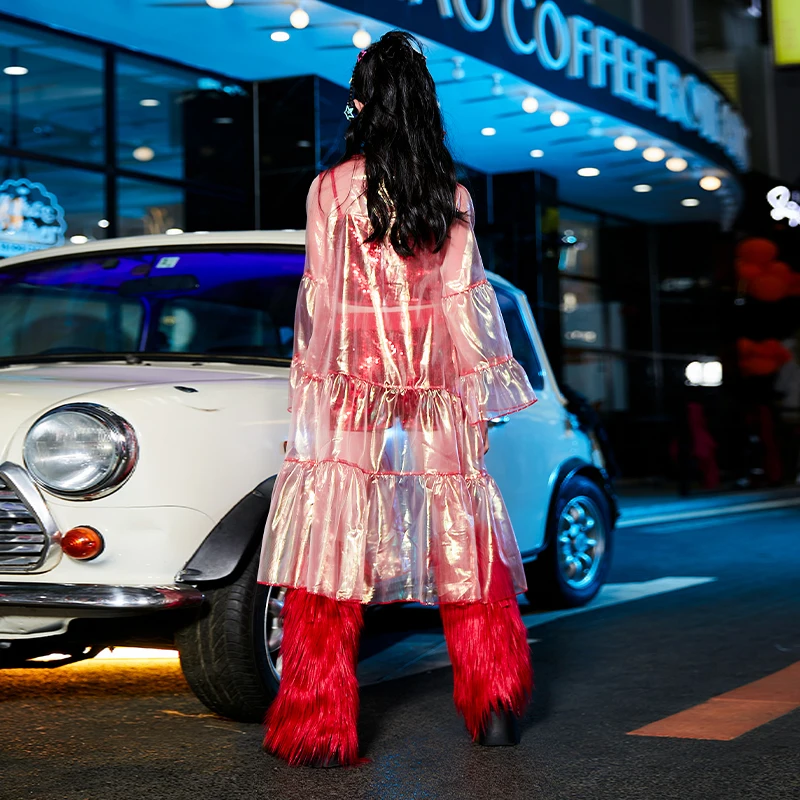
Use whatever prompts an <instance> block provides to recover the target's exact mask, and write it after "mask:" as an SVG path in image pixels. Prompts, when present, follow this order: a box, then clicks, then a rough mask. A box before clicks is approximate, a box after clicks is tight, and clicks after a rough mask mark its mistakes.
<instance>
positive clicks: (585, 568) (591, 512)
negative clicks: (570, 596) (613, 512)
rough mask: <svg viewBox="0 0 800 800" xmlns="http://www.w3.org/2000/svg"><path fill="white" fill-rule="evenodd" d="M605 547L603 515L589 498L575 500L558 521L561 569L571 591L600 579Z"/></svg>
mask: <svg viewBox="0 0 800 800" xmlns="http://www.w3.org/2000/svg"><path fill="white" fill-rule="evenodd" d="M605 547H606V530H605V523H604V521H603V515H602V514H601V513H600V509H599V508H598V507H597V504H596V503H595V502H594V501H593V500H592V499H591V498H589V497H584V496H581V497H573V498H572V499H571V500H570V501H569V502H568V503H567V504H566V505H565V506H564V509H563V511H562V512H561V516H560V517H559V520H558V566H559V569H560V570H561V575H562V577H563V578H564V581H565V582H566V583H567V584H568V585H569V586H570V587H571V588H572V589H585V588H586V587H587V586H589V585H590V584H591V583H592V582H593V581H594V579H595V577H596V576H597V571H598V570H599V569H600V562H601V561H602V560H603V555H604V553H605Z"/></svg>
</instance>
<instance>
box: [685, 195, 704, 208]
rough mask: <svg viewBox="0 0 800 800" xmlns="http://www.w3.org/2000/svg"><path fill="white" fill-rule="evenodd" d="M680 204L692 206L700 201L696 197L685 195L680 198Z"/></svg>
mask: <svg viewBox="0 0 800 800" xmlns="http://www.w3.org/2000/svg"><path fill="white" fill-rule="evenodd" d="M681 205H682V206H686V208H694V207H695V206H699V205H700V201H699V200H698V199H697V198H696V197H686V198H684V199H683V200H681Z"/></svg>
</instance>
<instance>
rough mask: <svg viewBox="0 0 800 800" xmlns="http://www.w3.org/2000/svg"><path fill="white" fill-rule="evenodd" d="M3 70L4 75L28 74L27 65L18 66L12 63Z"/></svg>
mask: <svg viewBox="0 0 800 800" xmlns="http://www.w3.org/2000/svg"><path fill="white" fill-rule="evenodd" d="M3 72H5V74H6V75H27V74H28V68H27V67H20V66H14V65H12V66H9V67H6V68H5V69H4V70H3Z"/></svg>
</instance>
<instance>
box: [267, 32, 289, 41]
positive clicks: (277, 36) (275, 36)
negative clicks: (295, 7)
mask: <svg viewBox="0 0 800 800" xmlns="http://www.w3.org/2000/svg"><path fill="white" fill-rule="evenodd" d="M269 38H270V39H272V41H273V42H288V41H289V33H288V32H287V31H272V33H271V34H270V35H269Z"/></svg>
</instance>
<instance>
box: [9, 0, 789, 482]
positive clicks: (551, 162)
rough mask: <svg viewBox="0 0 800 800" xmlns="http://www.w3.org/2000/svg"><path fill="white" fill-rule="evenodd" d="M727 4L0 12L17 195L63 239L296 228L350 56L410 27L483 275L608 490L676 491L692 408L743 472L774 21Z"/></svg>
mask: <svg viewBox="0 0 800 800" xmlns="http://www.w3.org/2000/svg"><path fill="white" fill-rule="evenodd" d="M123 5H124V6H125V8H124V9H123V8H122V6H123ZM717 5H718V6H719V7H720V14H722V16H721V17H720V16H719V15H716V16H715V14H716V11H715V10H714V9H715V8H716V6H715V4H714V3H713V2H712V0H695V1H694V2H692V0H665V2H664V3H650V2H644V0H597V2H595V3H589V2H585V0H545V1H544V2H539V3H532V2H526V1H525V0H518V1H517V2H514V0H480V2H479V1H478V0H475V1H474V2H473V0H424V2H423V0H409V2H405V0H383V1H382V2H380V3H375V2H370V3H367V2H365V0H342V1H341V2H336V3H322V2H316V1H315V2H310V1H309V2H307V3H305V4H304V5H303V7H302V8H303V11H304V12H305V13H306V18H307V19H306V20H305V21H306V25H303V26H302V27H296V26H294V22H292V21H290V18H289V15H290V13H291V12H292V8H291V7H290V6H287V7H285V8H284V7H283V6H282V5H280V4H279V5H273V4H264V5H263V6H259V5H258V4H237V2H234V3H233V4H232V5H231V6H230V7H229V8H226V9H224V10H220V9H214V8H211V7H210V6H208V5H204V4H203V3H199V2H198V3H187V4H185V5H179V4H166V5H163V6H159V5H158V4H152V3H145V2H139V0H136V2H133V3H128V4H122V3H101V2H100V0H86V2H85V3H82V4H81V7H80V8H78V9H76V8H70V9H69V10H67V9H66V8H65V7H64V5H63V4H60V3H56V2H54V1H53V0H28V2H27V3H26V7H25V11H24V12H20V10H19V8H18V6H17V4H15V3H14V2H11V0H0V12H5V13H4V14H3V16H2V17H0V60H2V61H3V62H4V64H5V65H7V66H9V67H19V68H22V69H24V70H25V72H24V73H23V72H21V70H19V69H18V70H16V71H14V70H11V71H10V72H9V70H8V69H6V73H5V74H4V75H2V76H0V80H1V81H2V83H4V84H5V85H4V87H3V89H2V91H1V92H0V128H2V139H0V158H3V159H4V160H5V172H4V179H5V180H6V181H10V182H11V183H10V184H9V186H10V187H11V188H10V189H9V190H8V192H7V194H8V193H9V192H10V194H11V195H13V194H14V192H15V191H16V190H15V189H14V181H17V182H19V181H21V180H28V181H29V182H31V183H37V184H39V185H40V186H41V187H43V189H46V191H47V192H48V194H49V195H51V196H52V197H53V198H54V200H53V202H54V203H56V202H57V204H58V205H59V206H60V208H61V209H63V215H64V219H65V223H66V226H65V230H64V231H63V234H62V236H63V238H64V239H65V240H70V239H72V240H73V241H83V237H88V238H102V237H105V236H115V235H130V234H138V233H148V232H165V231H166V232H170V231H172V232H175V233H178V232H180V231H183V230H187V231H188V230H223V229H248V228H254V227H255V228H296V227H302V225H303V224H304V218H305V217H304V215H305V208H304V203H305V194H306V191H307V188H308V185H309V184H310V182H311V180H312V178H313V177H314V175H315V174H317V173H318V172H319V171H320V170H322V169H324V168H326V167H328V166H330V165H332V164H333V163H335V162H336V161H337V159H338V158H339V157H340V154H341V143H342V135H343V132H344V129H345V126H346V124H347V123H346V120H345V118H344V116H343V114H342V112H343V109H344V105H345V102H346V98H347V82H348V79H349V76H350V72H351V70H352V67H353V63H354V59H355V56H356V54H357V47H360V46H363V45H364V44H366V42H367V41H369V40H370V39H373V40H374V39H375V38H377V37H378V36H380V35H381V33H383V32H384V31H385V30H388V29H391V28H393V27H402V28H405V29H407V30H410V31H412V32H413V33H415V34H417V35H418V36H420V37H421V38H422V39H423V41H424V43H425V44H426V47H427V54H428V60H429V66H430V68H431V72H432V73H433V75H434V78H435V79H436V81H437V85H438V87H439V92H440V97H441V104H442V108H443V111H444V114H445V119H446V120H447V122H448V128H449V133H450V140H451V145H452V147H453V150H454V154H455V156H456V158H457V160H458V162H459V164H460V165H461V166H460V170H461V179H462V180H463V182H464V183H465V184H466V185H467V186H468V187H469V188H470V190H471V192H472V194H473V197H474V199H475V204H476V209H477V212H478V217H477V231H478V235H479V237H480V240H481V246H482V252H483V255H484V258H485V261H486V265H487V268H490V269H493V270H495V271H496V272H498V273H499V274H501V275H503V276H505V277H507V278H509V279H510V280H512V281H513V282H515V283H516V284H517V285H519V286H520V287H521V288H523V289H524V290H525V292H526V293H527V295H528V297H529V299H530V301H531V305H532V307H533V309H534V312H535V314H536V317H537V321H538V323H539V326H540V329H541V331H542V335H543V338H544V340H545V343H546V346H547V349H548V352H549V354H550V357H551V360H552V362H553V367H554V369H555V371H556V372H557V373H558V377H559V379H560V380H561V381H562V382H563V383H564V384H566V385H569V386H570V387H571V388H572V389H574V390H575V391H577V392H579V393H580V394H582V395H584V396H585V397H586V398H587V399H588V401H589V402H590V403H591V404H592V405H593V406H594V407H595V408H596V409H597V410H598V412H599V413H600V415H601V416H602V418H603V420H604V422H605V424H606V425H607V427H608V428H609V430H610V431H611V435H612V439H613V441H614V444H615V448H616V450H617V453H618V460H619V461H620V464H621V468H622V472H623V474H624V475H627V476H662V477H663V476H672V477H675V476H676V474H677V473H678V472H679V471H680V466H679V461H680V458H678V457H677V456H676V452H677V450H679V449H680V447H679V445H680V442H681V437H682V436H683V434H684V432H685V427H686V419H685V412H686V406H687V402H690V401H691V400H692V399H693V398H694V397H696V396H697V395H696V394H692V393H697V392H701V393H702V395H701V396H702V402H703V404H704V407H706V408H707V409H708V413H709V415H710V416H711V415H713V418H714V425H715V426H716V428H715V430H714V435H715V437H716V438H717V440H718V441H720V442H723V441H724V442H727V443H730V444H729V446H728V445H727V444H726V445H724V446H722V447H721V449H720V452H721V458H722V460H723V462H724V463H725V464H726V465H728V467H729V471H730V472H731V474H734V473H735V472H736V470H737V469H738V467H737V458H738V456H737V454H736V452H735V451H736V446H735V444H734V442H735V441H736V440H737V433H736V431H737V429H739V428H741V426H740V424H739V423H740V419H739V417H738V416H737V414H738V413H739V412H738V411H737V409H736V408H735V403H733V402H732V401H731V400H730V398H729V397H727V396H726V394H725V387H726V379H727V371H728V365H729V364H730V363H732V362H731V361H730V348H731V340H730V331H729V328H728V327H727V326H728V323H727V310H726V309H727V308H728V305H727V304H728V303H729V301H730V297H729V296H728V294H727V293H726V292H729V290H730V284H731V282H732V278H731V275H732V263H733V254H732V247H733V241H732V236H733V232H735V225H736V222H735V220H736V218H737V214H739V212H740V210H741V209H742V208H743V207H744V206H745V205H746V203H745V200H746V198H747V191H748V187H747V180H746V178H745V177H744V176H745V174H746V173H747V172H748V171H749V170H750V166H751V158H752V159H754V161H755V164H756V166H757V167H758V169H760V170H762V171H763V172H769V171H770V170H772V171H773V174H774V172H775V170H777V169H778V165H777V164H776V163H773V161H774V155H773V153H774V148H772V146H771V144H770V142H771V138H770V137H772V138H774V136H775V134H774V128H772V127H769V126H767V125H763V126H762V127H763V130H762V129H761V128H759V124H760V123H759V122H758V120H759V119H761V116H759V115H761V114H762V111H763V108H762V106H758V110H757V111H753V110H752V108H751V109H748V108H747V107H746V105H747V102H746V97H748V96H749V95H751V94H752V95H755V94H756V93H755V92H751V91H750V90H749V89H748V86H749V84H747V81H748V80H750V81H755V80H757V79H758V76H757V75H756V71H754V69H753V68H752V65H753V64H754V63H755V61H757V60H758V58H762V57H763V56H764V53H765V52H766V53H767V54H769V53H770V52H771V50H770V47H771V46H770V44H769V39H768V37H767V40H766V41H764V36H765V35H766V34H765V28H764V25H765V23H764V20H763V19H762V18H761V17H760V16H757V15H754V14H752V13H749V12H748V9H751V6H754V5H756V4H747V3H743V4H742V5H743V8H742V9H739V8H738V7H737V8H732V6H733V5H735V4H732V3H722V2H721V0H720V3H718V4H717ZM757 5H758V6H759V10H761V9H760V4H757ZM117 6H119V8H117ZM101 7H102V8H101ZM101 11H102V13H101ZM740 11H741V12H743V13H744V14H745V16H742V14H740V13H739V12H740ZM731 14H733V16H732V19H733V20H734V22H735V23H736V24H733V25H731V24H728V23H727V22H725V20H727V19H728V17H727V16H726V15H729V16H730V15H731ZM745 17H747V18H745ZM293 19H295V18H294V17H293ZM298 19H299V18H298ZM719 19H722V23H721V28H720V25H717V22H718V21H719ZM709 20H712V21H713V24H712V22H709ZM737 25H738V27H737ZM720 30H722V32H723V33H724V36H722V38H720ZM176 32H178V33H179V35H178V34H177V33H176ZM359 37H360V38H359ZM365 37H366V38H365ZM212 44H213V46H211V45H212ZM756 50H758V51H759V54H760V55H757V54H756V53H755V51H756ZM762 60H763V58H762ZM748 65H749V66H748ZM769 66H770V70H771V64H769ZM770 70H767V62H764V65H763V69H762V73H763V76H764V79H765V80H766V76H767V74H768V73H769V74H770V75H771V71H770ZM732 73H733V74H734V78H732V77H731V74H732ZM762 94H763V93H762ZM737 100H739V101H741V105H740V104H739V103H737ZM770 102H771V101H770V100H769V97H768V96H767V98H766V100H765V101H764V103H766V106H764V107H767V106H769V104H770ZM762 105H763V104H762ZM764 114H765V115H766V114H767V112H764ZM762 116H763V115H762ZM765 118H766V117H765ZM768 127H769V130H767V128H768ZM771 159H773V161H771ZM773 168H774V169H773ZM0 194H2V192H0ZM12 199H13V198H12ZM0 215H1V213H0ZM75 237H78V238H77V239H76V238H75ZM9 239H11V237H10V236H5V237H3V234H2V232H0V247H5V248H6V249H5V250H3V254H5V255H7V254H10V253H11V252H14V245H13V242H11V243H9ZM697 365H699V372H698V366H697ZM721 365H722V366H721ZM720 369H722V374H721V375H720ZM698 375H699V376H700V378H698V377H697V376H698ZM698 384H700V385H698ZM720 384H721V385H720ZM687 393H688V394H687ZM690 395H691V396H690ZM714 425H712V427H714ZM726 447H727V449H729V450H730V453H729V454H728V453H727V452H726ZM676 448H677V450H676Z"/></svg>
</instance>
